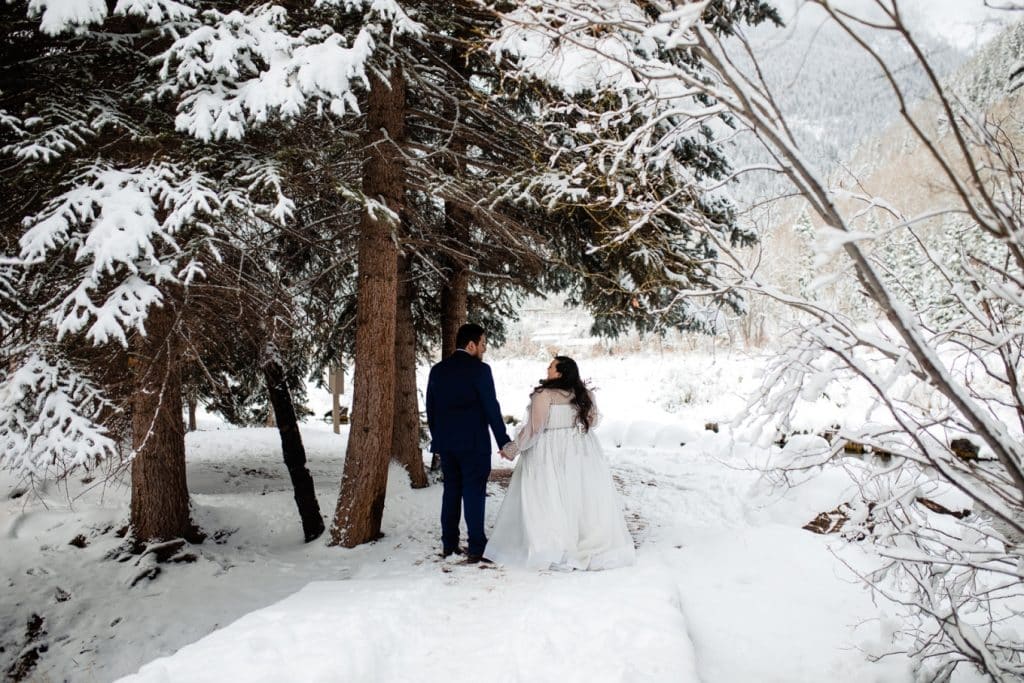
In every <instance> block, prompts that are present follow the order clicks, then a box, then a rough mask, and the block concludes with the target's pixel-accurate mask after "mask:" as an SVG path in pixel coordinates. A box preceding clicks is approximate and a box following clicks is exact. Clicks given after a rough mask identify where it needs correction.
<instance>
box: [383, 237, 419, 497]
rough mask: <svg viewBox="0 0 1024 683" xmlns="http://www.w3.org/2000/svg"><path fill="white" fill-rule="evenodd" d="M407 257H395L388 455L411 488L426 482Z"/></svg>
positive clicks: (417, 487)
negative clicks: (392, 387) (392, 408)
mask: <svg viewBox="0 0 1024 683" xmlns="http://www.w3.org/2000/svg"><path fill="white" fill-rule="evenodd" d="M409 278H410V275H409V260H408V258H406V257H405V256H403V255H399V257H398V298H397V310H396V313H395V426H394V434H393V436H392V438H391V457H392V458H394V460H395V461H396V462H398V463H399V464H401V465H402V467H404V468H405V471H406V472H408V473H409V481H410V483H411V484H412V487H413V488H414V489H421V488H424V487H426V486H427V485H428V482H427V473H426V472H425V471H424V469H423V455H422V453H421V451H420V408H419V402H418V400H417V397H416V328H415V326H414V323H413V318H412V283H411V282H410V279H409Z"/></svg>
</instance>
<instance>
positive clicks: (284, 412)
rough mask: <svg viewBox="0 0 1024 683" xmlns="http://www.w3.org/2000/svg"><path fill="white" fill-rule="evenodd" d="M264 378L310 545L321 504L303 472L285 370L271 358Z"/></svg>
mask: <svg viewBox="0 0 1024 683" xmlns="http://www.w3.org/2000/svg"><path fill="white" fill-rule="evenodd" d="M263 376H264V378H265V379H266V381H267V392H268V393H269V395H270V405H271V406H273V410H274V417H275V418H276V421H277V431H278V433H280V435H281V454H282V455H283V456H284V464H285V467H287V468H288V476H289V477H290V478H291V480H292V489H293V490H294V492H295V504H296V505H297V506H298V508H299V518H300V519H301V520H302V534H303V537H304V538H305V539H306V543H309V542H310V541H312V540H313V539H315V538H317V537H319V536H320V534H322V533H323V532H324V519H323V517H322V516H321V515H320V503H318V502H317V499H316V490H315V488H314V486H313V477H312V476H310V474H309V470H308V469H306V449H305V447H304V446H303V445H302V435H301V433H300V432H299V421H298V419H297V418H296V417H295V406H294V404H292V395H291V392H290V391H289V390H288V384H287V382H285V377H284V368H282V367H281V364H280V363H278V362H277V361H276V360H273V357H272V355H271V354H268V359H267V360H266V361H265V362H264V364H263Z"/></svg>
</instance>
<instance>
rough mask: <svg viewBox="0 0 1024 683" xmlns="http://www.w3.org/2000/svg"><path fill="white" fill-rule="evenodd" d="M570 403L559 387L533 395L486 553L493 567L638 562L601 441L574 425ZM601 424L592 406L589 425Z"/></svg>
mask: <svg viewBox="0 0 1024 683" xmlns="http://www.w3.org/2000/svg"><path fill="white" fill-rule="evenodd" d="M591 399H593V394H591ZM570 400H571V394H570V393H569V392H565V391H560V390H557V389H542V390H540V391H538V392H536V393H535V394H533V396H532V397H531V400H530V408H529V412H528V417H527V421H526V423H525V424H524V425H523V427H522V428H521V429H520V430H519V431H518V433H517V434H516V443H518V444H519V449H520V456H519V462H517V463H516V467H515V470H514V471H513V473H512V480H511V482H510V483H509V487H508V493H506V494H505V500H504V502H503V503H502V504H501V509H500V510H499V511H498V518H497V520H496V521H495V523H494V530H493V531H492V532H491V535H490V540H488V542H487V549H486V551H485V552H484V556H485V557H487V558H488V559H490V560H493V561H494V562H497V563H499V564H507V565H518V566H524V567H528V568H533V569H547V568H549V567H552V568H555V569H611V568H613V567H622V566H625V565H629V564H633V561H634V560H635V556H636V551H635V550H634V548H633V539H632V537H630V535H629V530H628V529H626V521H625V519H624V518H623V514H622V504H621V502H620V500H619V494H618V492H617V491H616V490H615V484H614V482H613V481H612V474H611V470H610V469H609V467H608V461H607V460H606V459H605V456H604V453H603V452H602V450H601V445H600V444H599V443H598V441H597V437H596V436H594V434H593V433H592V432H589V431H588V432H582V431H581V429H580V428H579V426H577V424H576V407H575V406H574V405H573V404H571V403H570ZM596 422H597V410H596V407H595V409H594V410H593V412H592V413H591V426H594V425H595V424H596Z"/></svg>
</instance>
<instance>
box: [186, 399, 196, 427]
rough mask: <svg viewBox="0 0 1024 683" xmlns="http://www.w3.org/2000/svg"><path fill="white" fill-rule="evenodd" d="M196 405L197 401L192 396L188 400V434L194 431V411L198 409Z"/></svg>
mask: <svg viewBox="0 0 1024 683" xmlns="http://www.w3.org/2000/svg"><path fill="white" fill-rule="evenodd" d="M197 403H198V401H196V399H195V397H194V396H193V397H190V398H189V399H188V431H190V432H194V431H196V409H197V408H198V405H197Z"/></svg>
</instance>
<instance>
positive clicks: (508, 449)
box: [498, 441, 519, 460]
mask: <svg viewBox="0 0 1024 683" xmlns="http://www.w3.org/2000/svg"><path fill="white" fill-rule="evenodd" d="M498 454H499V455H500V456H501V457H503V458H505V460H515V459H516V456H517V455H519V445H518V444H517V443H516V442H515V441H509V442H508V443H507V444H505V445H504V446H502V448H501V450H500V451H498Z"/></svg>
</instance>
